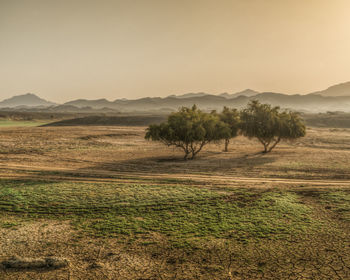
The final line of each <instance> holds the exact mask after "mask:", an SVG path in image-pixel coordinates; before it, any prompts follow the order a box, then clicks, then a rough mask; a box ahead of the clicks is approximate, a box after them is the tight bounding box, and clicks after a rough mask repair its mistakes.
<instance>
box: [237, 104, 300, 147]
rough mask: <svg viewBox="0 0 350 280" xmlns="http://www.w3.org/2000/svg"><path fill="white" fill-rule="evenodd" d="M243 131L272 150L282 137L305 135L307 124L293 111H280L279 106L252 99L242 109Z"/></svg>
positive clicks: (290, 137)
mask: <svg viewBox="0 0 350 280" xmlns="http://www.w3.org/2000/svg"><path fill="white" fill-rule="evenodd" d="M240 117H241V131H242V134H243V135H245V136H247V137H249V138H253V137H254V138H257V139H258V140H259V141H260V142H261V143H262V144H263V146H264V153H267V152H270V151H271V150H272V149H273V148H275V147H276V145H277V144H278V143H279V142H280V141H281V140H282V139H288V140H292V139H296V138H299V137H303V136H305V125H304V123H303V121H302V119H301V118H300V116H299V115H298V114H297V113H295V112H291V111H283V112H281V111H280V108H279V107H272V106H271V105H269V104H261V103H260V102H259V101H256V100H254V101H251V102H250V103H249V104H248V106H247V108H245V109H243V110H242V111H241V116H240Z"/></svg>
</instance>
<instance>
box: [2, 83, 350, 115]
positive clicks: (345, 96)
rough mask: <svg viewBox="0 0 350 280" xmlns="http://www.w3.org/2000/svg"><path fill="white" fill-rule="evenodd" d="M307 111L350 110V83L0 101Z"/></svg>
mask: <svg viewBox="0 0 350 280" xmlns="http://www.w3.org/2000/svg"><path fill="white" fill-rule="evenodd" d="M252 99H256V100H259V101H260V102H263V103H269V104H272V105H274V106H280V107H282V108H288V109H293V110H299V111H306V112H325V111H344V112H350V82H347V83H342V84H338V85H334V86H331V87H329V88H327V89H325V90H323V91H318V92H313V93H309V94H304V95H300V94H294V95H288V94H283V93H275V92H257V91H254V90H251V89H247V90H244V91H241V92H237V93H232V94H230V93H222V94H219V95H213V94H209V93H204V92H199V93H186V94H183V95H170V96H168V97H165V98H160V97H146V98H140V99H135V100H128V99H117V100H114V101H109V100H107V99H97V100H87V99H77V100H72V101H69V102H66V103H64V104H56V103H54V102H50V101H47V100H44V99H42V98H40V97H38V96H36V95H35V94H31V93H28V94H24V95H18V96H13V97H11V98H8V99H5V100H3V101H1V102H0V108H3V109H4V108H7V109H10V110H45V111H82V110H83V111H96V110H98V111H118V112H146V111H152V112H170V111H174V110H176V109H178V108H179V107H181V106H192V105H193V104H196V105H198V106H199V107H200V108H202V109H204V110H220V109H221V108H222V107H223V106H229V107H236V108H241V107H243V106H245V105H246V104H247V103H248V102H249V101H250V100H252Z"/></svg>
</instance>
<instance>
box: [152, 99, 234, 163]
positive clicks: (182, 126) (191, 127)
mask: <svg viewBox="0 0 350 280" xmlns="http://www.w3.org/2000/svg"><path fill="white" fill-rule="evenodd" d="M230 134H231V131H230V128H229V126H228V125H227V124H225V123H224V122H222V121H221V120H220V118H219V116H218V115H216V114H208V113H205V112H202V111H201V110H199V109H198V108H197V106H195V105H194V106H193V107H192V108H187V107H182V108H181V109H180V110H179V111H178V112H175V113H172V114H170V115H169V117H168V120H167V121H166V122H163V123H161V124H159V125H156V124H155V125H150V126H149V127H148V129H147V131H146V135H145V138H146V139H148V140H153V141H160V142H162V143H164V144H165V145H167V146H175V147H178V148H181V149H182V150H183V151H184V153H185V155H184V159H188V158H190V159H193V158H194V157H195V156H196V155H197V154H198V153H199V152H200V151H201V150H202V148H203V147H204V146H205V145H206V144H208V143H210V142H212V141H218V140H221V139H225V138H227V137H230Z"/></svg>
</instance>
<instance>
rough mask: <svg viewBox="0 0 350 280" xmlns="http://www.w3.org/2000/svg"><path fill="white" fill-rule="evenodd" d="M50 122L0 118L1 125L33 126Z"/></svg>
mask: <svg viewBox="0 0 350 280" xmlns="http://www.w3.org/2000/svg"><path fill="white" fill-rule="evenodd" d="M46 123H48V122H47V121H14V120H0V128H1V127H31V126H40V125H43V124H46Z"/></svg>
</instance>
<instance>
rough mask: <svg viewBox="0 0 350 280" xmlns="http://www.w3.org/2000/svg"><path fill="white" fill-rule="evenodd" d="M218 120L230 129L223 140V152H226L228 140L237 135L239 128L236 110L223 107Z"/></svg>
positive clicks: (238, 117)
mask: <svg viewBox="0 0 350 280" xmlns="http://www.w3.org/2000/svg"><path fill="white" fill-rule="evenodd" d="M219 118H220V120H221V121H222V122H224V123H225V124H226V125H227V126H228V127H229V129H230V133H229V135H228V136H227V137H226V138H225V139H224V140H225V152H227V151H228V145H229V143H230V139H231V138H234V137H236V136H237V135H238V132H239V126H240V116H239V111H238V110H237V109H231V108H228V107H226V106H225V107H224V108H223V110H222V112H221V113H220V114H219Z"/></svg>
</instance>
